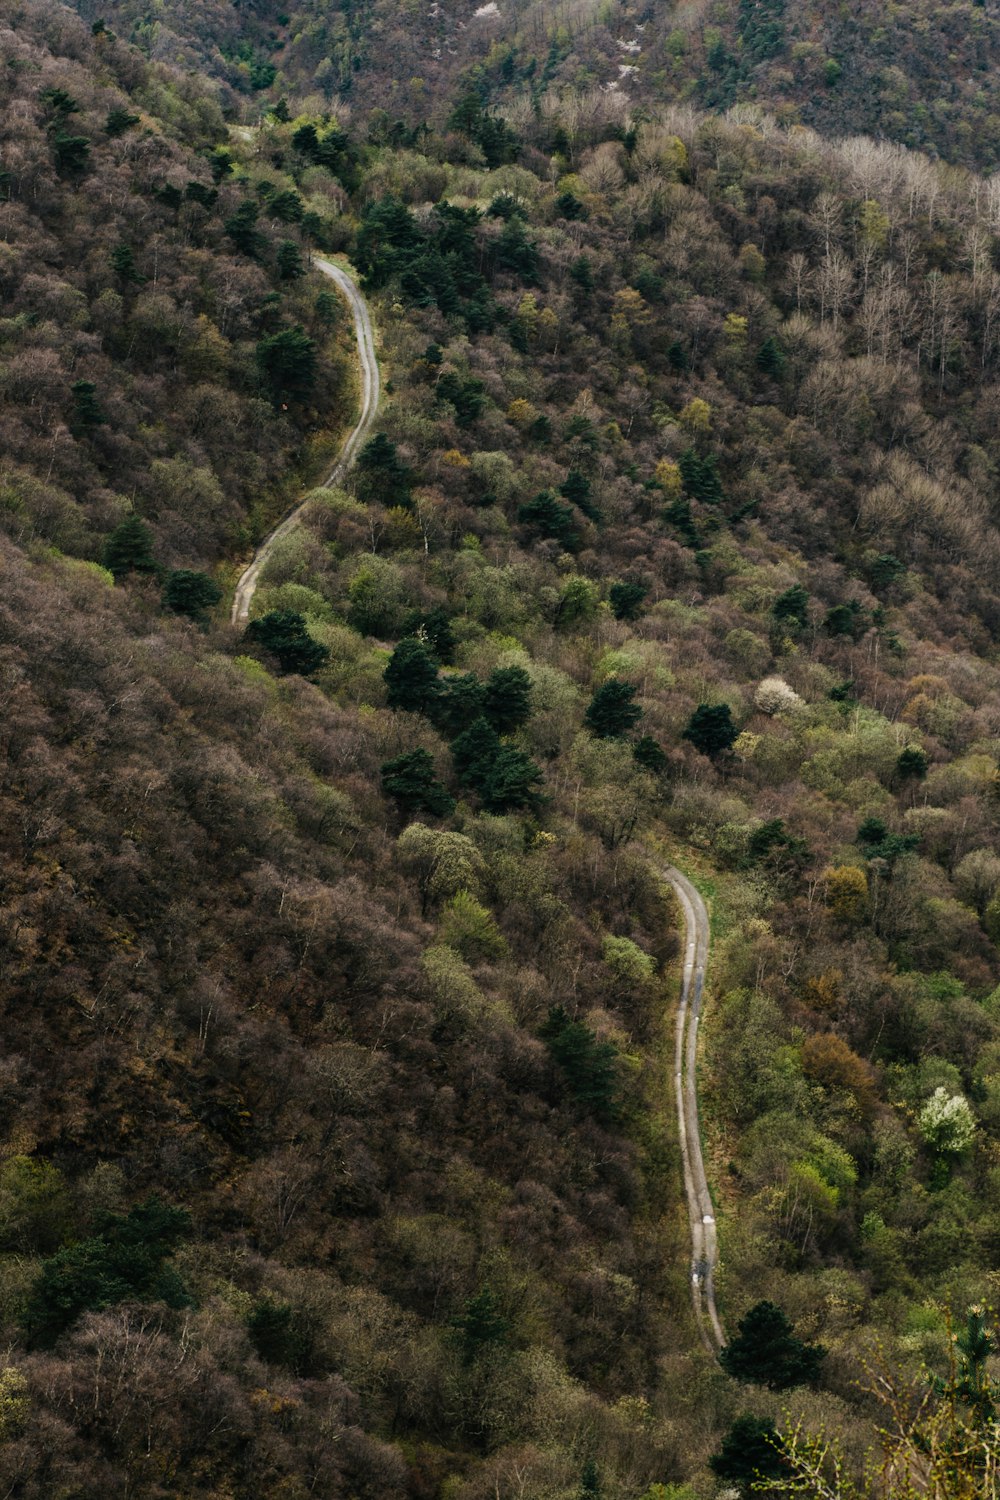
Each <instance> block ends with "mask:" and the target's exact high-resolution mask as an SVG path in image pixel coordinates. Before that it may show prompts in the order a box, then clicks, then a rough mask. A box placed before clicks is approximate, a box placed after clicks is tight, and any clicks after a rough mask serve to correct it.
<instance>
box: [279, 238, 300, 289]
mask: <svg viewBox="0 0 1000 1500" xmlns="http://www.w3.org/2000/svg"><path fill="white" fill-rule="evenodd" d="M275 264H276V265H277V268H278V275H279V277H280V278H281V280H282V281H298V279H299V277H300V276H304V275H305V274H306V268H305V262H304V261H303V259H302V251H301V250H300V249H299V247H298V245H297V244H296V243H295V241H294V240H282V242H281V244H280V245H279V246H278V250H277V254H276V256H275Z"/></svg>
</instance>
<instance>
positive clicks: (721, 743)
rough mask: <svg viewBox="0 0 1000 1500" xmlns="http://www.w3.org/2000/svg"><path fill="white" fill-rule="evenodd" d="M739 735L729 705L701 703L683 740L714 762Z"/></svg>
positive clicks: (688, 724) (690, 720)
mask: <svg viewBox="0 0 1000 1500" xmlns="http://www.w3.org/2000/svg"><path fill="white" fill-rule="evenodd" d="M738 733H739V731H738V730H737V728H736V725H735V724H734V723H733V716H732V714H731V712H730V709H729V704H728V703H718V704H714V705H712V704H708V703H699V705H698V707H697V708H696V709H695V711H694V713H693V714H692V715H691V717H690V719H689V720H688V723H687V728H686V729H685V730H684V733H683V734H682V736H681V738H682V739H685V740H690V742H691V744H692V745H693V746H694V748H695V749H696V750H700V751H701V753H702V755H707V756H708V757H709V758H710V759H713V760H714V759H715V757H716V756H719V755H722V754H723V752H724V751H726V750H729V749H730V748H731V747H732V745H733V743H734V741H735V740H736V737H737V734H738Z"/></svg>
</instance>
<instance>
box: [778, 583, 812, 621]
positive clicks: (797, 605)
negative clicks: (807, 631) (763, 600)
mask: <svg viewBox="0 0 1000 1500" xmlns="http://www.w3.org/2000/svg"><path fill="white" fill-rule="evenodd" d="M771 615H772V617H773V619H775V620H776V621H778V622H779V623H781V624H789V625H798V626H803V625H806V624H807V623H808V620H809V594H808V591H807V590H806V589H804V588H803V587H802V585H801V583H795V584H793V585H792V587H791V588H790V589H785V592H784V593H783V594H779V595H778V597H777V599H775V601H774V603H773V604H772V606H771Z"/></svg>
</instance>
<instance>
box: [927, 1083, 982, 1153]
mask: <svg viewBox="0 0 1000 1500" xmlns="http://www.w3.org/2000/svg"><path fill="white" fill-rule="evenodd" d="M917 1119H918V1123H919V1125H920V1134H921V1135H922V1136H923V1138H924V1140H925V1141H926V1142H927V1144H928V1146H929V1147H930V1148H931V1150H932V1151H934V1152H936V1153H937V1154H938V1155H939V1156H959V1155H960V1154H961V1153H962V1152H963V1151H965V1150H966V1149H967V1147H969V1146H971V1144H972V1141H973V1138H974V1136H975V1134H976V1119H975V1116H974V1115H973V1113H972V1110H971V1108H970V1106H969V1101H968V1099H966V1097H965V1095H964V1094H951V1093H949V1092H948V1090H947V1089H946V1088H945V1087H944V1086H943V1085H942V1086H941V1087H939V1088H936V1089H935V1090H934V1092H933V1094H932V1095H931V1097H930V1098H929V1099H928V1100H927V1103H926V1104H925V1105H924V1107H923V1108H922V1109H921V1111H920V1114H919V1116H918V1117H917Z"/></svg>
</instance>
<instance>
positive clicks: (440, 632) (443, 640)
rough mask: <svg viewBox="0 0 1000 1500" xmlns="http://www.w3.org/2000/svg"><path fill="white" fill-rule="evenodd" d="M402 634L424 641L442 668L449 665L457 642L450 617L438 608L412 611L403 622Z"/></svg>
mask: <svg viewBox="0 0 1000 1500" xmlns="http://www.w3.org/2000/svg"><path fill="white" fill-rule="evenodd" d="M402 633H403V635H415V636H417V637H418V638H419V639H420V640H422V641H426V643H427V645H428V646H429V647H430V648H431V650H432V651H433V652H434V655H435V656H436V657H437V659H438V661H439V662H441V663H442V665H443V666H448V665H450V663H451V661H452V659H453V658H454V655H455V646H456V645H457V642H456V640H455V633H454V631H453V630H452V628H451V617H450V615H448V614H447V613H446V612H445V611H444V610H443V609H441V608H440V607H439V608H438V609H429V610H426V611H423V612H422V611H420V610H419V609H415V610H412V611H411V612H410V614H408V615H407V617H406V619H405V620H404V621H403V630H402Z"/></svg>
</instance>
